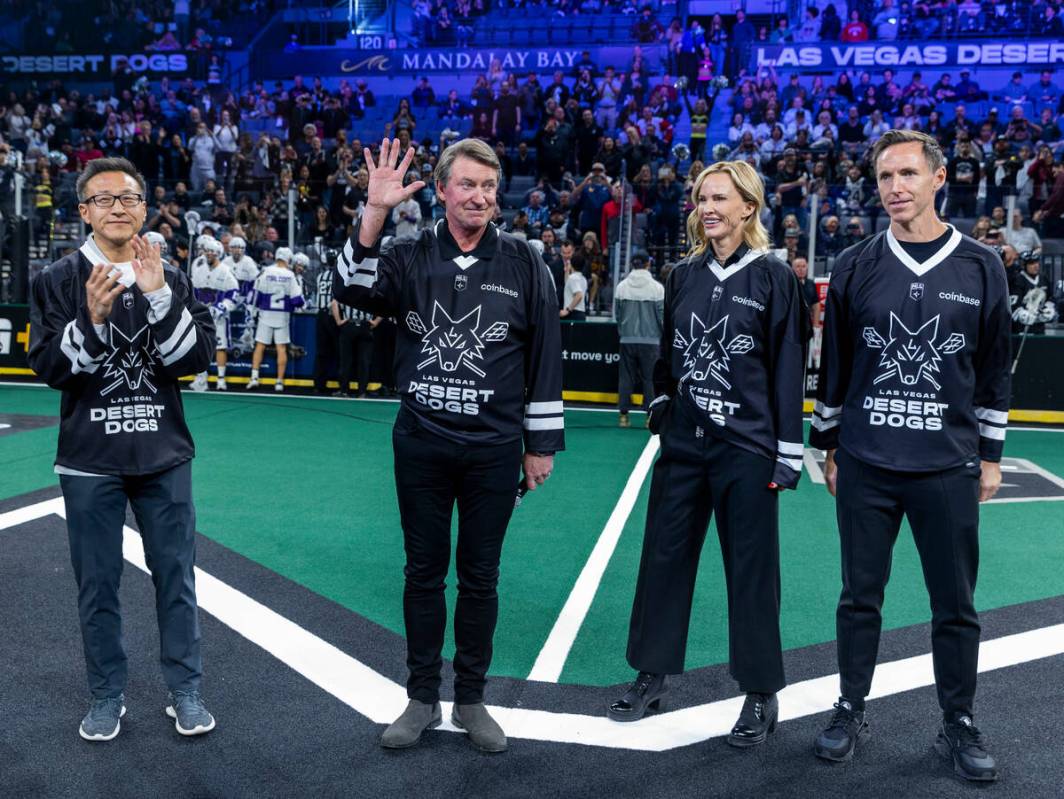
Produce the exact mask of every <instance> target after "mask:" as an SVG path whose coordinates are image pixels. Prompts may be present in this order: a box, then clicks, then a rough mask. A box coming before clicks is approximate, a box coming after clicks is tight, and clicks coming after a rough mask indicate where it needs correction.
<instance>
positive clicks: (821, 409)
mask: <svg viewBox="0 0 1064 799" xmlns="http://www.w3.org/2000/svg"><path fill="white" fill-rule="evenodd" d="M813 413H815V414H818V415H819V416H820V418H821V419H830V418H831V417H832V416H838V415H839V414H840V413H842V406H841V405H837V406H835V407H829V406H827V405H825V404H824V403H823V402H821V401H820V400H817V401H816V403H814V405H813Z"/></svg>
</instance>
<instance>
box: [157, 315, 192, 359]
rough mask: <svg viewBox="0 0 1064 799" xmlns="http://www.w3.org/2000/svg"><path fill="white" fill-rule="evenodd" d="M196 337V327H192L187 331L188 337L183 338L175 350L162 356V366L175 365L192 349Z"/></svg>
mask: <svg viewBox="0 0 1064 799" xmlns="http://www.w3.org/2000/svg"><path fill="white" fill-rule="evenodd" d="M186 313H187V310H186ZM196 336H197V331H196V326H195V325H192V326H190V327H189V329H188V335H187V336H185V338H184V339H183V340H182V341H181V343H180V344H178V346H177V348H176V349H174V350H173V351H172V352H171V353H170V354H169V355H165V356H163V358H162V362H163V366H169V365H170V364H172V363H177V362H178V361H179V360H181V359H182V358H183V357H185V353H186V352H188V351H189V350H190V349H192V345H193V344H195V343H196ZM160 354H161V352H160Z"/></svg>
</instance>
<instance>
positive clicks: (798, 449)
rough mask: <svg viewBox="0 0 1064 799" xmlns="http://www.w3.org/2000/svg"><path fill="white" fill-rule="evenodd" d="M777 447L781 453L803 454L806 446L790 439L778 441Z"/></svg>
mask: <svg viewBox="0 0 1064 799" xmlns="http://www.w3.org/2000/svg"><path fill="white" fill-rule="evenodd" d="M776 449H777V450H778V451H779V453H780V454H781V455H802V454H804V453H805V447H804V446H802V444H801V443H798V444H795V443H792V442H790V441H779V440H777V441H776Z"/></svg>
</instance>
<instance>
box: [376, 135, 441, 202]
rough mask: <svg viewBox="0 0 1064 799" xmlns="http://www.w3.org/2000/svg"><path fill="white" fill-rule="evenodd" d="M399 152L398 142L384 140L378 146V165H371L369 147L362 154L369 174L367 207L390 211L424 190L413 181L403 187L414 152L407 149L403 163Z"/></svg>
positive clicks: (421, 182)
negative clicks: (379, 149) (379, 146)
mask: <svg viewBox="0 0 1064 799" xmlns="http://www.w3.org/2000/svg"><path fill="white" fill-rule="evenodd" d="M401 150H402V145H401V144H400V143H399V140H398V139H384V141H382V142H381V151H380V163H378V164H374V163H373V155H372V154H371V153H370V151H369V148H368V147H366V148H365V149H364V150H363V151H362V154H363V156H364V157H365V159H366V169H367V170H369V190H368V193H369V197H368V199H367V200H366V205H367V206H369V207H371V208H376V209H379V210H382V211H385V210H386V211H390V210H391V209H393V208H395V206H397V205H399V203H401V202H403V201H404V200H408V199H410V197H412V196H413V195H414V194H415V192H418V191H420V190H421V189H423V188H424V187H425V181H423V180H415V181H413V182H411V183H410V184H409V185H408V186H404V185H403V178H404V177H405V176H406V173H407V171H408V170H409V169H410V163H411V162H412V161H413V160H414V148H413V147H410V148H409V149H407V151H406V155H404V156H403V160H402V161H400V160H399V155H400V151H401Z"/></svg>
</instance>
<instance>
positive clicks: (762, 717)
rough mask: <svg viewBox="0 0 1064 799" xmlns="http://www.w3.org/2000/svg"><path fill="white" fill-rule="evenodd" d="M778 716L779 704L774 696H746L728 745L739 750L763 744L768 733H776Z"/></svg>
mask: <svg viewBox="0 0 1064 799" xmlns="http://www.w3.org/2000/svg"><path fill="white" fill-rule="evenodd" d="M779 714H780V704H779V700H777V699H776V695H775V694H747V695H746V701H745V702H744V703H743V712H742V713H740V714H739V720H738V721H737V722H735V726H734V727H732V731H731V734H730V735H729V736H728V743H730V744H731V745H732V746H737V747H739V748H740V749H745V748H746V747H748V746H757V745H758V744H762V743H764V742H765V739H766V738H768V736H769V733H772V732H775V731H776V718H777V717H778V716H779Z"/></svg>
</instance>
